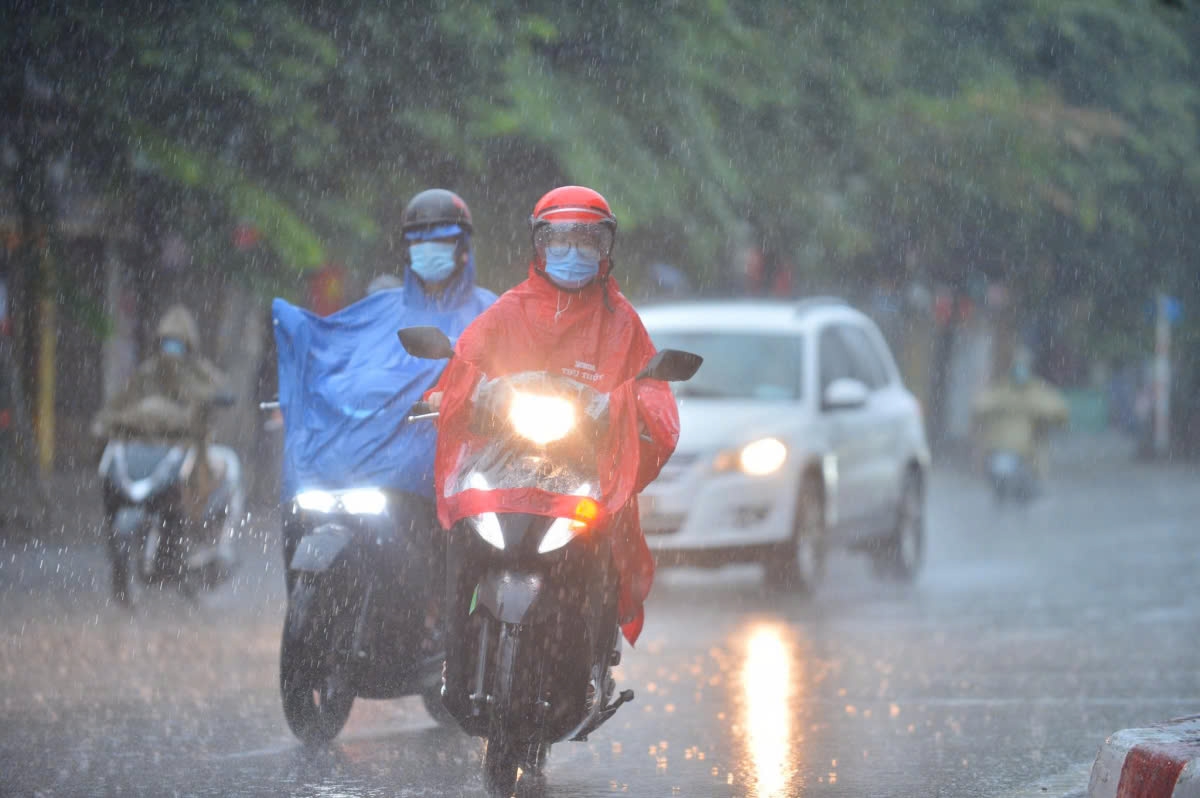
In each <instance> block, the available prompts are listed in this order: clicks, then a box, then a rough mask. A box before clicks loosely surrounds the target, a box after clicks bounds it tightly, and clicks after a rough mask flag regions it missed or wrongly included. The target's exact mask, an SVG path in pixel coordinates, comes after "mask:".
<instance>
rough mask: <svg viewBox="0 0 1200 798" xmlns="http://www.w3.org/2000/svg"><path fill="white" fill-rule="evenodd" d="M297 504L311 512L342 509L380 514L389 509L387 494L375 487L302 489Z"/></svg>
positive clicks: (350, 512) (360, 513) (297, 496)
mask: <svg viewBox="0 0 1200 798" xmlns="http://www.w3.org/2000/svg"><path fill="white" fill-rule="evenodd" d="M296 505H297V506H298V507H299V508H300V509H301V510H305V511H307V512H310V513H332V512H333V511H334V510H341V511H344V512H346V513H349V514H350V515H380V514H382V513H383V512H384V511H385V510H387V495H386V494H384V492H383V491H381V490H376V489H375V488H355V489H354V490H346V491H326V490H302V491H300V492H299V493H297V494H296Z"/></svg>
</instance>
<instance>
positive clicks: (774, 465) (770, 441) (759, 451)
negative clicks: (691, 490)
mask: <svg viewBox="0 0 1200 798" xmlns="http://www.w3.org/2000/svg"><path fill="white" fill-rule="evenodd" d="M787 454H788V450H787V445H786V444H785V443H784V442H783V441H781V440H779V439H778V438H759V439H758V440H756V441H752V442H751V443H748V444H746V445H745V446H743V447H742V448H741V449H737V450H735V451H726V452H721V453H720V454H718V455H717V457H716V460H714V461H713V470H715V471H718V472H722V471H733V470H735V469H736V470H738V471H741V472H742V473H743V474H749V475H750V476H752V477H765V476H769V475H771V474H774V473H775V472H776V471H778V470H779V469H781V468H783V464H784V463H786V462H787Z"/></svg>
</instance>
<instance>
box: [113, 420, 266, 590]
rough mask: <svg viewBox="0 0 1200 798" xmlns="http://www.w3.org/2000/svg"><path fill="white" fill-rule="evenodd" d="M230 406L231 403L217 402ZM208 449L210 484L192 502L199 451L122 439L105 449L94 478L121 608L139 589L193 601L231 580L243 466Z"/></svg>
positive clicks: (218, 449) (228, 453)
mask: <svg viewBox="0 0 1200 798" xmlns="http://www.w3.org/2000/svg"><path fill="white" fill-rule="evenodd" d="M232 403H233V399H232V397H221V398H219V399H218V400H217V401H216V402H215V404H216V405H218V406H227V405H229V404H232ZM205 449H206V451H207V459H208V462H207V464H206V465H207V468H206V473H207V476H208V477H209V479H210V480H211V482H212V483H213V484H212V486H211V489H210V490H208V491H207V492H206V494H205V495H203V496H196V497H191V496H190V495H188V486H189V482H190V480H192V479H193V477H194V476H195V475H196V472H197V467H198V465H199V463H198V459H199V456H200V455H199V451H200V449H199V447H197V446H196V445H194V444H191V443H183V442H180V439H179V438H178V437H175V438H173V439H172V438H165V437H164V438H162V439H154V438H137V437H129V436H120V437H114V438H112V439H111V440H109V441H108V443H107V445H106V446H105V448H104V453H103V454H102V455H101V459H100V467H99V473H100V477H101V485H102V492H103V500H104V510H105V516H106V520H107V524H106V526H107V528H108V555H109V561H110V564H111V566H112V592H113V598H114V599H115V600H117V601H118V602H120V603H122V604H126V605H130V604H132V603H134V598H135V594H136V593H137V592H138V591H139V590H141V589H144V588H145V587H148V586H154V585H168V584H173V585H175V586H176V587H178V588H179V590H180V591H181V592H183V593H184V594H186V595H189V596H191V595H195V594H196V593H197V592H198V591H200V590H203V589H210V588H213V587H216V586H217V585H219V584H221V583H222V582H224V581H225V580H227V579H228V578H229V576H230V575H232V573H233V570H234V567H235V565H236V557H235V552H234V544H233V540H234V536H235V535H236V532H237V526H238V525H239V524H240V523H241V521H242V518H243V505H244V498H243V493H242V475H241V463H240V461H239V460H238V457H237V455H236V454H235V453H234V452H233V450H231V449H228V448H226V447H223V446H207V447H205ZM190 503H198V504H200V505H201V506H200V508H199V512H190V511H189V506H188V505H189V504H190ZM189 515H191V516H192V517H189Z"/></svg>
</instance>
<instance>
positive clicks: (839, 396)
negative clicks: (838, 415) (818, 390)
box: [821, 377, 871, 410]
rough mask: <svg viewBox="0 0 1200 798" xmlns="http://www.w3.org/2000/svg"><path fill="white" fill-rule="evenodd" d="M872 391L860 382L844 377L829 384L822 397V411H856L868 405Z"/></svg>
mask: <svg viewBox="0 0 1200 798" xmlns="http://www.w3.org/2000/svg"><path fill="white" fill-rule="evenodd" d="M870 396H871V390H870V389H869V388H868V387H867V386H866V385H865V384H864V383H862V382H861V381H860V380H855V379H851V378H850V377H842V378H841V379H836V380H834V381H833V382H831V383H829V387H827V388H826V389H825V394H824V396H822V397H821V409H822V410H854V409H855V408H859V407H862V406H863V405H865V404H866V403H867V399H869V398H870Z"/></svg>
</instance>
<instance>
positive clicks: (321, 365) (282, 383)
mask: <svg viewBox="0 0 1200 798" xmlns="http://www.w3.org/2000/svg"><path fill="white" fill-rule="evenodd" d="M401 227H402V230H403V236H404V248H403V253H404V254H403V257H404V283H403V285H402V287H400V288H391V289H387V290H382V291H378V292H376V293H372V294H370V295H368V296H367V297H365V298H364V299H362V300H360V301H359V302H356V303H355V304H353V305H351V306H350V307H347V308H345V309H343V310H340V311H338V312H337V313H334V314H333V315H331V316H328V317H326V318H321V317H319V316H317V315H315V314H313V313H310V312H308V311H306V310H303V309H301V308H297V307H295V306H293V305H290V304H288V303H287V302H285V301H283V300H282V299H276V300H275V301H274V303H273V305H272V315H273V318H274V326H275V341H276V344H277V346H278V350H279V406H280V410H281V411H282V413H283V421H284V430H285V433H284V450H283V474H282V491H283V501H284V503H285V505H286V504H287V503H288V502H290V501H291V500H292V498H293V497H294V496H295V495H296V494H297V493H299V492H300V491H303V490H312V489H320V490H338V489H345V488H361V487H372V488H380V489H384V490H388V491H390V492H393V493H399V494H402V495H403V496H404V498H405V500H406V501H419V502H420V503H422V504H425V503H428V505H429V506H430V507H432V504H433V454H434V442H435V435H436V430H435V427H434V425H432V424H407V423H405V417H406V415H407V413H408V410H409V408H411V407H412V405H413V404H414V403H415V402H417V401H418V400H419V399H420V398H421V396H422V394H423V393H424V392H425V391H426V390H428V389H429V388H430V387H432V386H433V384H434V383H435V382H437V379H438V376H439V375H440V374H441V371H442V369H443V367H444V366H445V365H446V364H445V362H444V361H434V360H422V359H419V358H414V357H412V356H410V355H409V354H408V353H406V352H405V351H404V347H403V346H401V345H400V341H399V340H398V338H397V337H396V333H397V331H398V330H399V329H400V328H402V327H413V326H420V325H432V326H435V327H438V328H439V329H441V330H442V331H443V332H445V333H446V334H447V335H449V336H450V337H451V338H452V339H455V338H457V337H458V335H459V334H460V333H461V332H462V331H463V330H464V329H465V328H466V326H467V325H468V324H470V323H471V321H472V320H473V319H474V318H475V317H476V316H478V315H479V314H480V313H482V312H483V310H484V309H485V308H487V307H488V306H489V305H491V304H492V302H494V301H495V299H496V296H495V294H493V293H491V292H490V291H487V290H485V289H483V288H479V287H477V286H476V285H475V258H474V253H473V251H472V247H471V232H472V224H471V211H470V209H468V208H467V204H466V203H465V202H463V200H462V199H461V198H460V197H459V196H458V195H457V194H454V193H453V192H451V191H446V190H444V189H429V190H427V191H423V192H421V193H420V194H418V195H417V196H415V197H414V198H413V199H412V200H411V201H410V202H409V204H408V206H407V207H406V208H405V209H404V215H403V217H402V219H401ZM421 514H422V515H423V514H424V513H421ZM296 542H297V541H296V540H295V539H294V534H291V533H290V531H289V530H288V529H287V527H286V525H285V530H284V556H285V558H286V560H287V562H290V559H291V556H292V553H293V551H294V548H295V545H296ZM285 564H286V563H285Z"/></svg>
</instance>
